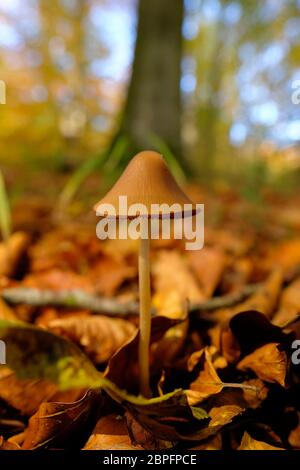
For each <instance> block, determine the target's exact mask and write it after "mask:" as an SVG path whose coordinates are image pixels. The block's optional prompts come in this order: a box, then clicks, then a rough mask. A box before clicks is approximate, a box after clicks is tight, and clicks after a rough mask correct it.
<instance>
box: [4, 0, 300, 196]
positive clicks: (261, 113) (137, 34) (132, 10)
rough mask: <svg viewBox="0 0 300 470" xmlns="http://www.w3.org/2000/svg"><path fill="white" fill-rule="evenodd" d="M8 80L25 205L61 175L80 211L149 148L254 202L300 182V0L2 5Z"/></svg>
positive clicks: (10, 126) (13, 159)
mask: <svg viewBox="0 0 300 470" xmlns="http://www.w3.org/2000/svg"><path fill="white" fill-rule="evenodd" d="M0 79H1V80H2V81H4V82H5V85H6V104H1V105H0V164H1V168H2V169H3V173H4V175H5V178H6V179H7V180H8V185H9V187H10V192H11V197H12V198H14V197H18V196H20V195H21V194H22V192H23V191H24V190H25V189H26V187H27V186H28V185H30V184H31V186H32V183H31V179H30V178H31V176H28V178H27V177H26V178H25V177H24V175H25V174H26V175H27V174H29V175H32V174H33V175H35V177H34V187H35V190H38V187H39V186H40V189H41V190H42V189H45V176H43V175H45V174H46V175H49V174H50V175H52V176H53V178H52V179H51V180H50V179H49V180H48V179H47V182H48V183H47V184H46V186H47V187H48V191H50V192H51V190H52V189H51V188H53V192H54V193H55V194H57V193H59V198H60V200H61V202H63V203H66V202H70V200H71V199H72V198H73V197H74V195H75V194H76V193H77V192H78V190H81V191H82V188H86V190H87V191H89V190H90V189H91V188H98V187H100V181H102V183H103V185H104V186H108V185H110V184H111V182H112V181H113V180H114V179H115V178H116V177H117V176H118V174H119V173H120V171H122V169H123V168H124V166H125V165H126V164H127V163H128V160H129V159H130V157H131V156H132V155H133V154H134V153H135V152H136V151H138V150H141V149H145V148H153V149H156V150H158V151H160V152H161V153H163V154H164V155H165V157H166V159H167V160H168V163H169V165H170V166H171V169H172V170H173V172H174V174H175V176H176V177H177V178H178V179H179V180H183V179H184V175H185V176H186V175H187V176H189V177H190V178H193V179H194V180H199V181H201V183H202V184H205V185H208V186H211V187H212V186H214V185H215V186H216V187H220V186H222V185H224V184H228V183H229V184H232V183H233V182H234V183H235V184H237V185H240V186H241V187H242V189H243V193H244V194H245V195H246V196H247V197H250V198H255V197H256V195H257V191H258V190H260V189H262V190H263V189H265V188H266V187H269V186H271V187H272V188H275V189H276V190H278V191H283V192H284V191H291V190H292V189H295V188H296V187H297V186H298V182H299V179H300V176H299V174H300V170H299V168H300V158H299V153H300V149H299V141H300V104H298V105H297V104H296V103H293V100H292V96H293V93H296V92H297V89H296V88H295V87H297V80H298V81H299V80H300V1H299V0H262V1H259V2H254V1H251V0H184V1H183V0H163V1H162V0H140V2H138V1H137V0H51V1H49V0H48V1H47V0H9V1H7V0H0ZM298 89H300V83H299V82H298ZM298 96H299V93H298ZM95 175H96V176H95ZM46 178H48V176H47V177H46ZM89 178H94V180H93V179H91V180H89ZM50 181H51V184H49V182H50ZM86 181H89V184H87V183H86ZM93 185H94V186H93ZM49 186H50V188H49Z"/></svg>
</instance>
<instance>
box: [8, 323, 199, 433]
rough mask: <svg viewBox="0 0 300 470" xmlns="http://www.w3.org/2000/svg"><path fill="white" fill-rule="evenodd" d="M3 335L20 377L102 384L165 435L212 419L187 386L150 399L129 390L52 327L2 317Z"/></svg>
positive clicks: (72, 384) (64, 384)
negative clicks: (190, 401)
mask: <svg viewBox="0 0 300 470" xmlns="http://www.w3.org/2000/svg"><path fill="white" fill-rule="evenodd" d="M0 339H1V340H3V341H4V342H5V344H6V349H7V353H6V357H7V366H9V367H10V368H11V369H13V370H14V371H15V372H16V374H17V375H18V376H19V377H20V378H30V379H33V378H39V379H41V378H47V379H49V380H51V381H53V382H55V383H57V384H58V386H59V387H60V388H61V389H70V388H94V389H98V388H102V389H103V390H105V391H106V392H107V393H108V395H110V397H111V398H112V399H114V400H115V401H116V402H118V403H119V404H121V405H123V406H124V407H125V408H126V409H127V410H128V411H129V412H131V413H132V414H133V415H134V416H135V418H136V419H137V420H138V421H139V422H140V423H141V424H142V425H143V426H144V427H146V428H147V429H149V430H150V431H151V432H155V433H157V434H158V435H159V436H160V437H161V438H162V439H177V438H178V439H190V438H191V436H190V432H189V429H190V427H191V429H193V428H197V429H199V425H200V426H202V422H203V423H207V419H208V415H207V414H206V412H205V411H204V410H202V409H201V408H196V407H193V408H191V407H190V406H189V405H188V401H187V396H186V393H185V392H184V391H183V390H182V389H178V390H175V391H173V392H171V393H168V394H165V395H163V396H161V397H156V398H151V399H147V398H144V397H142V396H136V395H132V394H129V393H127V392H126V391H125V390H121V389H120V388H119V387H117V386H116V385H115V384H114V383H113V382H112V381H111V380H109V379H108V378H106V377H105V376H104V375H103V374H102V373H101V372H99V371H97V369H96V368H95V367H94V365H93V364H92V363H91V361H90V360H89V359H88V357H87V356H85V354H84V353H83V352H81V351H80V350H79V349H78V348H77V346H76V345H75V344H73V343H72V342H70V341H68V340H66V339H64V338H62V337H60V336H57V335H55V334H53V333H50V332H49V331H47V330H44V329H41V328H37V327H35V326H33V325H29V324H27V323H22V322H10V321H6V320H0ZM178 427H179V428H180V432H179V431H178V430H177V428H178ZM185 433H186V434H185ZM179 436H180V437H179Z"/></svg>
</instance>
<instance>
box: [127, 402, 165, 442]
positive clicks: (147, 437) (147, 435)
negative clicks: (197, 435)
mask: <svg viewBox="0 0 300 470" xmlns="http://www.w3.org/2000/svg"><path fill="white" fill-rule="evenodd" d="M125 419H126V424H127V428H128V432H129V436H130V437H131V441H132V443H133V444H134V445H138V446H140V447H142V448H143V449H146V450H162V449H170V448H172V447H173V445H174V444H173V443H172V442H170V441H164V440H162V439H158V438H157V437H156V436H155V434H153V433H151V432H149V431H147V430H146V429H145V428H144V427H143V426H142V425H141V424H140V423H139V422H138V421H137V420H136V419H134V417H133V415H132V414H131V413H129V412H128V411H127V412H126V413H125Z"/></svg>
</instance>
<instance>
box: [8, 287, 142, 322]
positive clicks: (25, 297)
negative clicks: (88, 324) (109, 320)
mask: <svg viewBox="0 0 300 470" xmlns="http://www.w3.org/2000/svg"><path fill="white" fill-rule="evenodd" d="M1 295H2V297H3V299H4V300H5V301H6V302H8V303H9V304H27V305H32V306H34V307H43V306H46V305H53V306H56V307H67V308H86V309H88V310H91V311H93V312H95V313H103V314H105V315H112V316H115V315H120V316H127V315H136V314H137V313H138V303H137V302H127V303H121V302H118V301H116V300H113V299H108V298H105V297H98V296H95V295H92V294H88V293H87V292H84V291H82V290H79V289H75V290H65V291H63V290H62V291H54V290H45V289H43V290H42V289H36V288H31V287H11V288H6V289H3V290H2V292H1Z"/></svg>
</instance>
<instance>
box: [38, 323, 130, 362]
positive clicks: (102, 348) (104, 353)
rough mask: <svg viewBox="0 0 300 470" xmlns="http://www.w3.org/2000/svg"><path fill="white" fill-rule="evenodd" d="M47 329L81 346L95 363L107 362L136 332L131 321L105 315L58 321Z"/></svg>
mask: <svg viewBox="0 0 300 470" xmlns="http://www.w3.org/2000/svg"><path fill="white" fill-rule="evenodd" d="M47 328H48V329H50V330H51V331H53V332H55V333H57V334H59V335H62V336H64V337H66V338H69V339H70V340H72V341H74V342H75V343H77V344H78V345H80V346H81V348H82V349H83V350H84V351H85V353H86V354H87V355H88V356H89V357H91V359H92V360H93V361H94V362H95V363H101V362H105V361H107V360H108V359H109V358H110V357H111V356H112V355H113V354H114V353H115V352H116V351H117V350H118V349H119V348H120V347H121V346H123V344H125V343H126V342H127V341H128V340H129V339H130V338H131V337H132V336H133V334H134V333H135V332H136V327H135V326H134V325H133V324H132V323H130V322H129V321H126V320H123V319H120V318H109V317H106V316H104V315H97V316H86V317H81V318H80V317H70V318H61V319H56V320H52V321H50V322H49V323H48V325H47Z"/></svg>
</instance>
